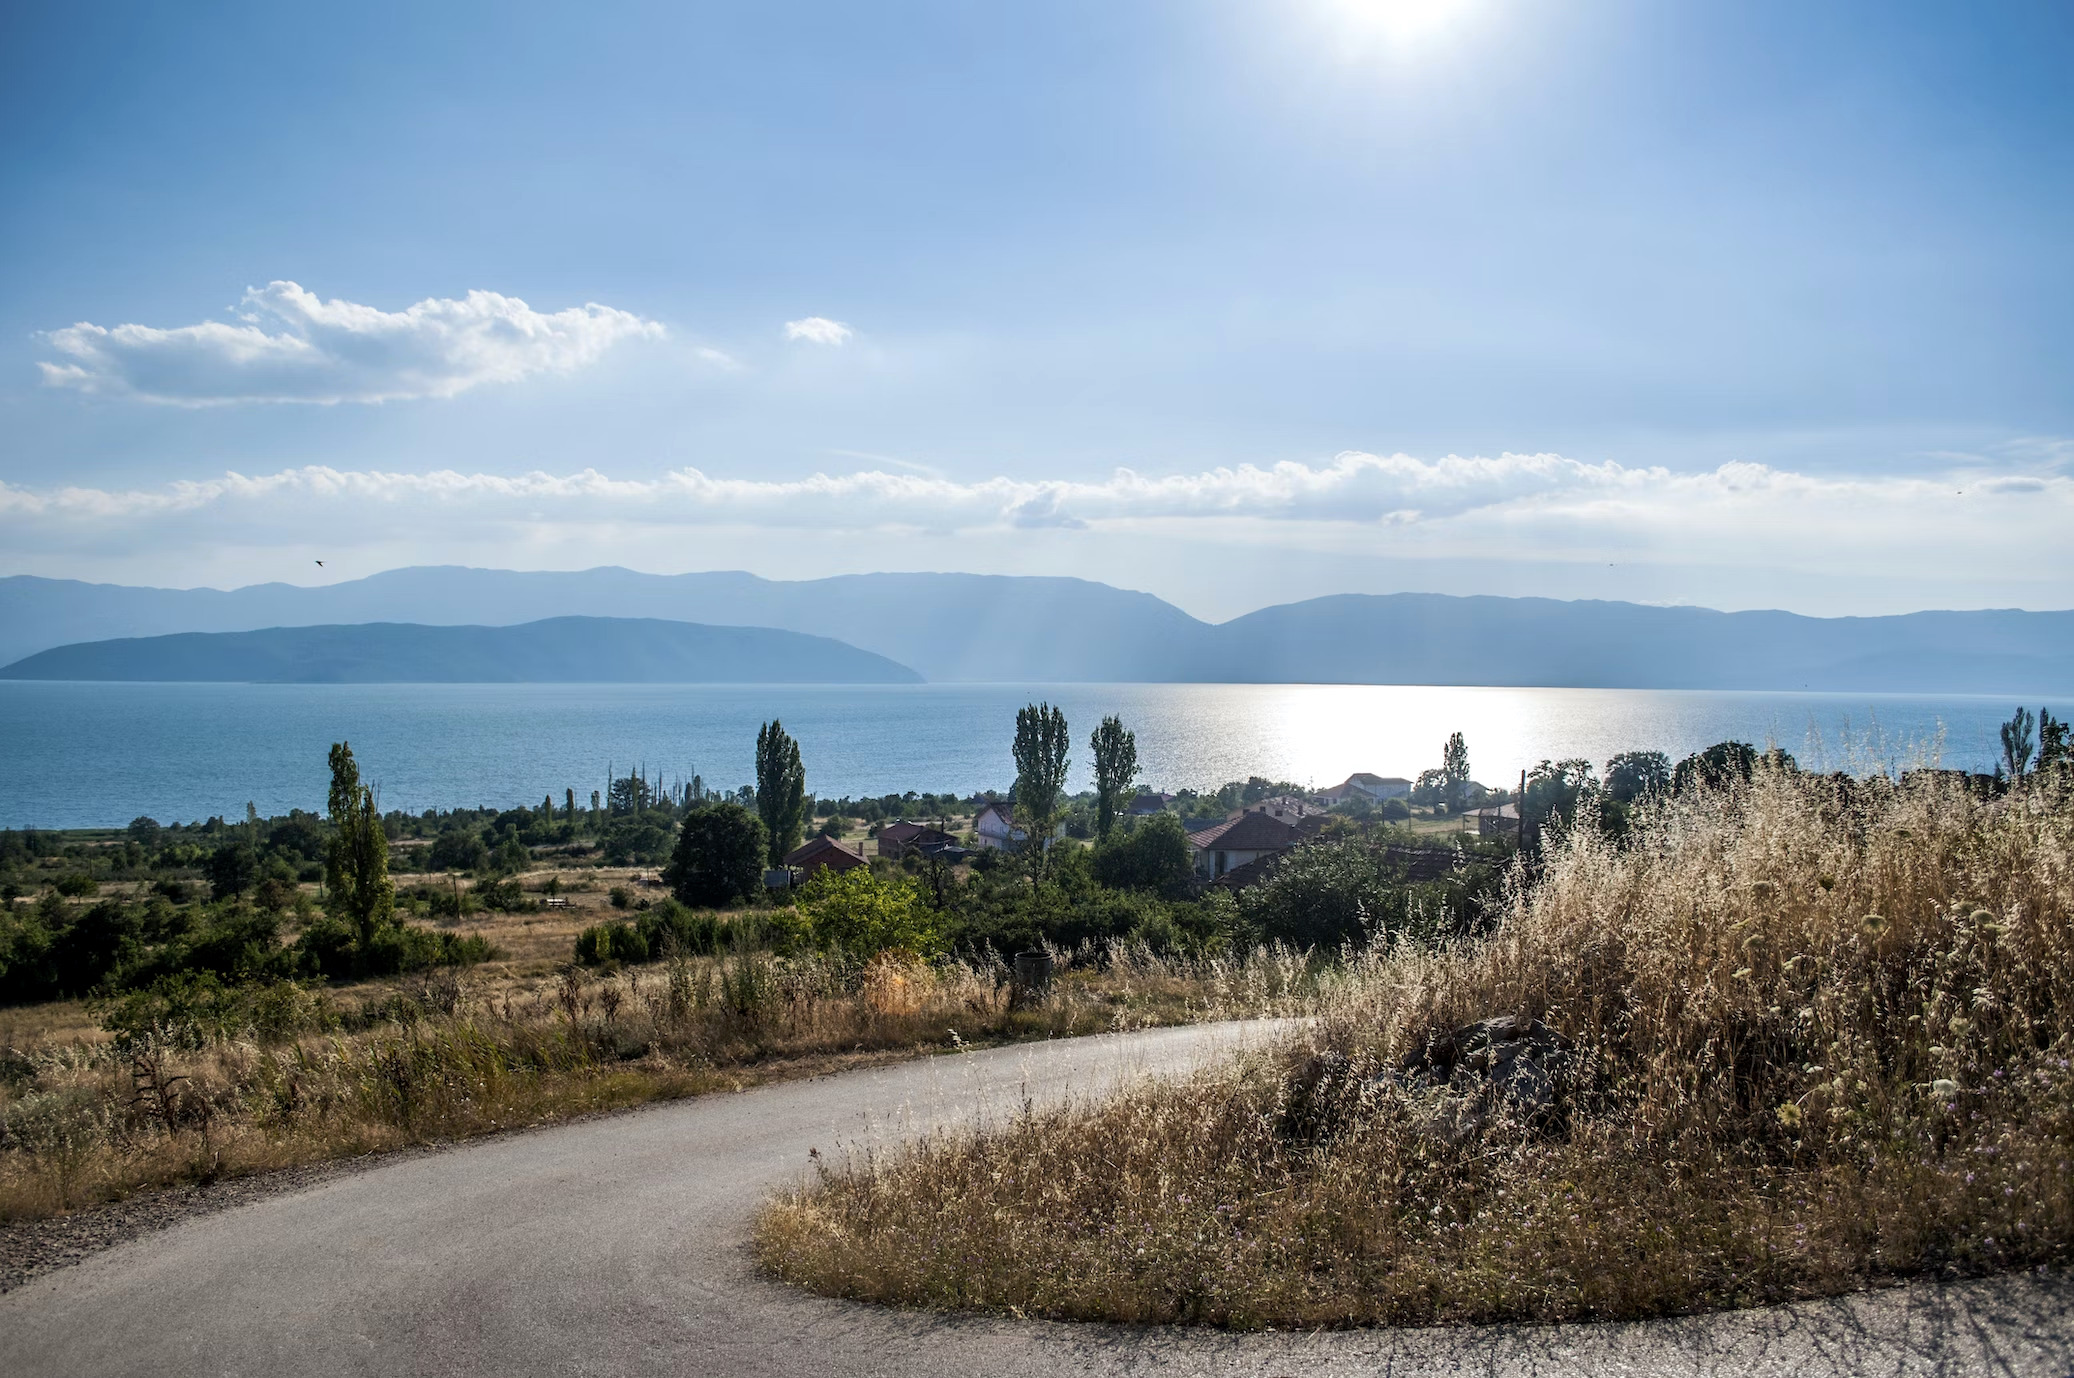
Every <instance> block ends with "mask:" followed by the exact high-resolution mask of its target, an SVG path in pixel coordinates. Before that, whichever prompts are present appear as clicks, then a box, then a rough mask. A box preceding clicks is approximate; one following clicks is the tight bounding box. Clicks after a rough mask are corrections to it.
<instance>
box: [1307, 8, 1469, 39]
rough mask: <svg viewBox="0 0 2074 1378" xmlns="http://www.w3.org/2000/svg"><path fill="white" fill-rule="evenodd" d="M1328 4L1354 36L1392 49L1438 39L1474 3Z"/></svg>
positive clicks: (1453, 26)
mask: <svg viewBox="0 0 2074 1378" xmlns="http://www.w3.org/2000/svg"><path fill="white" fill-rule="evenodd" d="M1331 4H1332V8H1333V9H1334V10H1335V11H1336V12H1337V13H1338V15H1339V17H1340V19H1341V22H1343V23H1344V24H1345V25H1346V26H1347V27H1348V29H1350V30H1351V31H1352V32H1353V33H1355V34H1357V35H1359V36H1360V37H1363V38H1367V39H1370V40H1379V41H1381V42H1383V43H1386V44H1388V45H1389V46H1390V47H1392V48H1405V47H1410V46H1413V45H1417V44H1425V43H1428V42H1431V41H1433V40H1435V39H1437V38H1440V37H1442V36H1444V35H1445V34H1446V33H1447V32H1448V31H1449V30H1451V29H1454V28H1455V27H1457V26H1458V25H1459V24H1460V23H1461V21H1462V20H1463V19H1464V18H1465V17H1467V15H1468V14H1469V12H1470V10H1472V9H1473V8H1475V0H1331Z"/></svg>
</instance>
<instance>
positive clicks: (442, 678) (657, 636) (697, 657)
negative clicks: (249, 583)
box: [0, 617, 921, 684]
mask: <svg viewBox="0 0 2074 1378" xmlns="http://www.w3.org/2000/svg"><path fill="white" fill-rule="evenodd" d="M0 679H63V680H154V681H177V680H217V681H233V682H239V683H258V684H498V683H557V684H912V683H915V682H917V681H919V680H920V679H921V676H920V675H918V674H916V673H915V672H914V671H912V670H910V669H908V668H907V667H906V666H905V665H900V664H896V663H895V662H893V661H891V660H888V659H886V658H885V657H884V656H879V655H873V654H872V653H871V652H869V651H860V650H858V649H857V648H856V647H855V646H846V645H844V644H843V643H842V642H840V641H833V640H830V639H829V638H827V637H821V636H804V635H801V634H800V633H798V632H787V631H776V630H773V629H772V628H769V627H705V626H699V625H697V624H695V623H690V622H663V621H657V620H654V619H651V618H621V617H556V618H549V619H546V620H544V621H539V622H526V623H522V624H520V625H518V626H513V627H427V626H420V625H416V624H412V623H398V622H368V623H361V624H358V625H355V626H328V627H272V628H268V629H266V630H263V631H252V632H179V633H175V634H173V635H170V636H151V637H126V638H122V639H119V640H113V641H89V642H84V643H81V644H78V645H72V646H59V647H56V648H53V649H51V650H47V651H39V652H38V653H36V654H35V655H32V656H29V657H28V658H26V659H24V660H19V661H16V662H15V663H14V664H12V665H9V666H7V667H6V668H5V669H0Z"/></svg>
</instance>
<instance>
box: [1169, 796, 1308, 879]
mask: <svg viewBox="0 0 2074 1378" xmlns="http://www.w3.org/2000/svg"><path fill="white" fill-rule="evenodd" d="M1302 840H1303V833H1302V832H1301V831H1300V830H1299V829H1298V828H1297V827H1296V825H1295V824H1293V823H1285V822H1283V821H1282V820H1281V819H1279V818H1274V817H1271V816H1270V815H1268V814H1264V813H1242V814H1240V815H1239V816H1238V817H1237V818H1233V819H1228V820H1226V821H1225V822H1223V823H1219V824H1217V825H1216V826H1215V827H1211V828H1205V829H1203V830H1202V831H1201V832H1195V833H1190V834H1189V835H1188V845H1189V846H1190V847H1192V848H1194V849H1195V872H1196V874H1197V875H1199V876H1201V877H1202V878H1203V879H1204V880H1207V881H1215V880H1216V879H1217V878H1218V877H1219V876H1222V875H1224V874H1225V873H1226V872H1228V871H1231V870H1233V869H1235V868H1237V867H1240V866H1245V865H1248V864H1250V863H1252V862H1255V861H1258V860H1260V859H1261V858H1262V857H1268V856H1276V855H1279V854H1280V853H1283V852H1286V851H1288V850H1289V849H1290V848H1292V847H1294V846H1295V845H1296V844H1297V843H1298V842H1301V841H1302Z"/></svg>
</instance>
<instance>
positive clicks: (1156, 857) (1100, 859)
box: [1094, 813, 1195, 899]
mask: <svg viewBox="0 0 2074 1378" xmlns="http://www.w3.org/2000/svg"><path fill="white" fill-rule="evenodd" d="M1094 865H1095V879H1096V880H1098V881H1100V882H1101V883H1102V884H1104V885H1106V886H1108V887H1109V888H1110V889H1112V890H1150V891H1153V892H1154V893H1157V894H1160V895H1163V896H1165V897H1166V898H1168V899H1180V898H1182V897H1184V896H1186V895H1187V894H1188V893H1189V891H1190V890H1192V889H1194V887H1195V850H1194V848H1192V847H1190V846H1189V845H1188V834H1187V833H1185V832H1183V831H1182V830H1181V820H1180V819H1178V818H1176V817H1175V816H1174V815H1173V814H1171V813H1156V814H1154V815H1152V816H1151V817H1150V818H1148V819H1146V820H1145V821H1144V822H1142V823H1140V824H1139V825H1138V826H1137V827H1136V828H1134V829H1132V830H1131V831H1130V832H1129V833H1127V834H1124V835H1122V836H1118V837H1112V838H1110V839H1109V840H1108V841H1107V842H1104V843H1102V844H1101V845H1100V846H1099V847H1097V848H1096V849H1095V862H1094Z"/></svg>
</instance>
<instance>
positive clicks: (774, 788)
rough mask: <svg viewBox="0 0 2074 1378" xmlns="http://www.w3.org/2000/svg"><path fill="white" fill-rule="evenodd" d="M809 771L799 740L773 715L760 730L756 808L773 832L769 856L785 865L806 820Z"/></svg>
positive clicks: (757, 746) (768, 831) (767, 831)
mask: <svg viewBox="0 0 2074 1378" xmlns="http://www.w3.org/2000/svg"><path fill="white" fill-rule="evenodd" d="M806 801H807V772H806V767H805V766H803V765H801V764H800V761H799V743H798V742H795V741H794V740H792V738H791V737H790V736H789V735H787V734H786V731H785V729H784V727H783V726H782V725H781V724H780V723H779V722H778V720H777V719H775V718H773V719H772V720H771V721H769V722H767V723H765V724H764V725H763V726H762V727H761V728H760V729H758V730H757V733H756V812H757V813H758V815H760V816H761V817H762V819H763V828H764V831H765V832H766V833H768V834H769V835H770V852H769V860H770V864H771V865H773V866H783V865H784V864H785V858H786V857H787V856H789V855H791V853H792V849H793V848H794V847H797V846H798V845H799V834H800V829H801V827H802V826H803V825H804V824H805V822H806Z"/></svg>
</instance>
